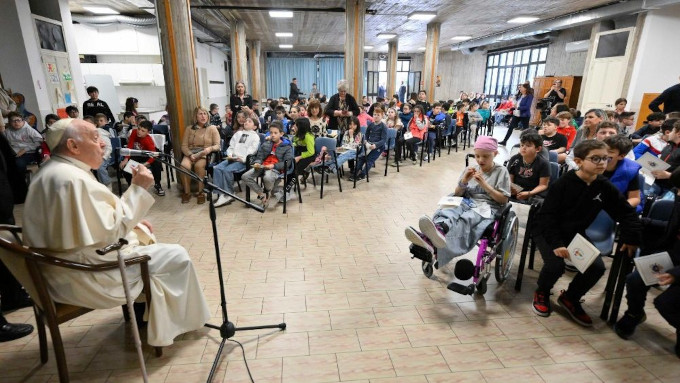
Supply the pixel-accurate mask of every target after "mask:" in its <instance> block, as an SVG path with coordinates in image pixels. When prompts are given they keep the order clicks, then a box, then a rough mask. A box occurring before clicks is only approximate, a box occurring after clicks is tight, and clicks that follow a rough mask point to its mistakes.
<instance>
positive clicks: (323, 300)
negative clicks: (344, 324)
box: [306, 293, 349, 311]
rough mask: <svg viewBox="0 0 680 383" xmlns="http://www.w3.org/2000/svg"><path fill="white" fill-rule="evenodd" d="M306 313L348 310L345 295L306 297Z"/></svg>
mask: <svg viewBox="0 0 680 383" xmlns="http://www.w3.org/2000/svg"><path fill="white" fill-rule="evenodd" d="M306 297H307V311H319V310H338V309H347V308H349V302H348V301H347V294H345V293H336V294H319V295H307V296H306Z"/></svg>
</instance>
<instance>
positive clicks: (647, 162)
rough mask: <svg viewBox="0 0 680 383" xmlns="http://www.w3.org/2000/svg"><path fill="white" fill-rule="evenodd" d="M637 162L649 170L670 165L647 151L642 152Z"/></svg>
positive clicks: (660, 168) (662, 168) (666, 167)
mask: <svg viewBox="0 0 680 383" xmlns="http://www.w3.org/2000/svg"><path fill="white" fill-rule="evenodd" d="M635 162H637V163H638V164H640V165H641V166H642V167H643V168H645V169H647V170H649V171H654V170H666V169H668V168H670V167H671V166H670V165H669V164H667V163H665V162H664V161H662V160H661V159H660V158H658V157H656V156H654V155H653V154H652V153H650V152H647V153H645V154H643V155H642V156H641V157H640V158H638V159H637V161H635Z"/></svg>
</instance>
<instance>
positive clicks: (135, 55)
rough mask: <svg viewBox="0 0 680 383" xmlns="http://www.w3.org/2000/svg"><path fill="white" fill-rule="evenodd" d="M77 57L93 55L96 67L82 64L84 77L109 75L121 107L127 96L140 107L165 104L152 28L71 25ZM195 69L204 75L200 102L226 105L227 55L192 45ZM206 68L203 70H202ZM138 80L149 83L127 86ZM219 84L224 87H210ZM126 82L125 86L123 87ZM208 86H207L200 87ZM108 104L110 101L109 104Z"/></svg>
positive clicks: (204, 45) (161, 70)
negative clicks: (211, 82)
mask: <svg viewBox="0 0 680 383" xmlns="http://www.w3.org/2000/svg"><path fill="white" fill-rule="evenodd" d="M73 27H74V29H75V30H76V40H77V45H78V53H79V54H88V55H96V56H97V63H96V64H81V65H82V70H83V74H108V75H110V76H111V77H112V78H113V82H114V85H115V87H116V91H117V95H118V102H119V103H120V105H121V107H122V106H124V104H125V99H126V98H127V97H136V98H137V99H138V100H139V108H142V109H147V110H149V109H151V110H162V109H164V108H165V105H166V103H167V98H166V93H165V79H164V77H163V67H162V63H161V61H162V59H161V55H160V48H159V46H160V45H159V41H158V34H157V32H156V28H155V27H150V28H133V27H132V26H128V25H123V24H115V25H110V26H104V27H98V26H91V25H85V24H74V25H73ZM194 47H195V49H196V68H197V72H198V73H199V75H200V74H201V73H206V77H207V78H206V81H201V79H200V78H199V81H198V83H199V90H200V100H201V102H202V103H204V104H205V105H204V106H206V107H208V106H209V104H210V103H216V104H218V105H219V106H220V110H224V105H225V104H227V103H228V100H229V93H228V90H227V86H228V82H227V76H226V72H225V70H224V61H226V59H227V58H226V55H225V54H224V53H222V52H221V51H220V50H219V49H217V48H214V47H211V46H209V45H207V44H201V43H198V42H197V41H195V42H194ZM202 69H205V71H202ZM133 81H139V82H143V83H148V84H143V85H142V84H130V82H133ZM210 81H221V82H223V84H210ZM125 82H127V83H128V84H124V83H125ZM204 83H206V84H208V85H207V87H206V86H204V85H203V84H204ZM109 102H111V101H109Z"/></svg>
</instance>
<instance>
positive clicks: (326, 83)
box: [317, 57, 345, 96]
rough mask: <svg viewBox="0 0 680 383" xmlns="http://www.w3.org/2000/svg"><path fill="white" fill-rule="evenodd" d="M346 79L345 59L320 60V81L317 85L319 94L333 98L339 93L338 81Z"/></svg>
mask: <svg viewBox="0 0 680 383" xmlns="http://www.w3.org/2000/svg"><path fill="white" fill-rule="evenodd" d="M344 77H345V59H344V58H341V57H340V58H320V59H319V81H318V82H317V85H318V87H319V92H321V93H323V94H325V95H327V96H332V95H334V94H336V93H337V92H338V88H337V86H338V81H340V80H341V79H343V78H344Z"/></svg>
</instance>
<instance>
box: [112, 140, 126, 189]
mask: <svg viewBox="0 0 680 383" xmlns="http://www.w3.org/2000/svg"><path fill="white" fill-rule="evenodd" d="M120 148H121V142H120V138H119V137H111V150H112V151H111V155H112V157H111V158H113V163H112V164H110V165H109V166H113V167H114V168H115V170H116V184H117V185H118V196H119V197H120V196H122V195H123V186H122V183H121V182H120V178H121V176H122V174H121V170H120Z"/></svg>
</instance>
